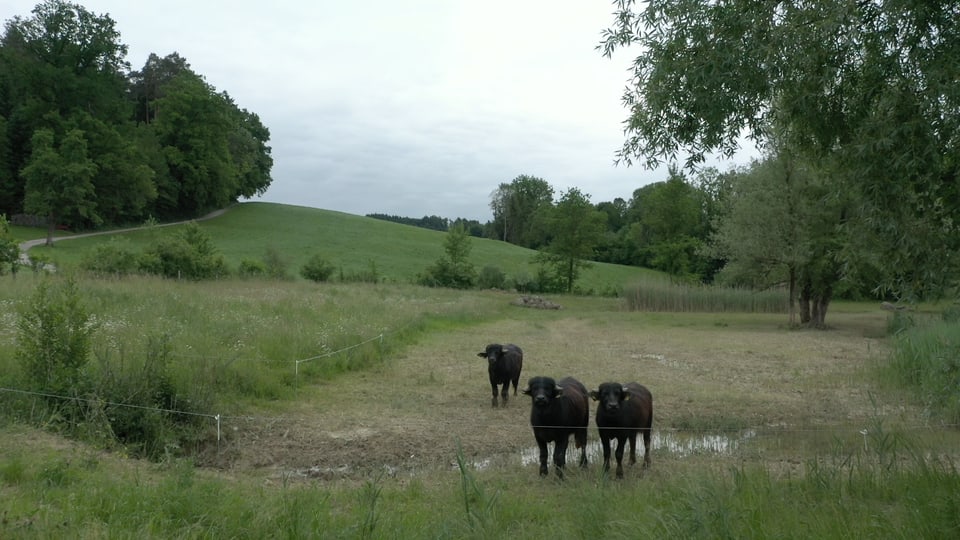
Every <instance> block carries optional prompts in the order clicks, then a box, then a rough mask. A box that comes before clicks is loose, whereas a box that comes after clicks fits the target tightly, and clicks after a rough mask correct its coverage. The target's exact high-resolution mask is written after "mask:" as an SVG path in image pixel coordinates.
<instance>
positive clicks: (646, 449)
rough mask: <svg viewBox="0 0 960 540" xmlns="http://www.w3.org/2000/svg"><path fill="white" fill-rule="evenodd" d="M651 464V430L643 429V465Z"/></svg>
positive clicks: (645, 466)
mask: <svg viewBox="0 0 960 540" xmlns="http://www.w3.org/2000/svg"><path fill="white" fill-rule="evenodd" d="M649 466H650V430H649V429H645V430H643V467H644V468H647V467H649Z"/></svg>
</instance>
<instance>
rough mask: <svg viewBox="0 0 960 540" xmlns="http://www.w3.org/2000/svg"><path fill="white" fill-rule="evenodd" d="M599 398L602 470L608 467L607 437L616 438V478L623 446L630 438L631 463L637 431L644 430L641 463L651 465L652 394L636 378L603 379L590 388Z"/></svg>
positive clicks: (633, 456) (621, 459) (608, 440)
mask: <svg viewBox="0 0 960 540" xmlns="http://www.w3.org/2000/svg"><path fill="white" fill-rule="evenodd" d="M590 397H592V398H593V399H595V400H596V401H599V402H600V403H599V404H598V406H597V432H598V433H599V434H600V444H601V445H602V446H603V470H604V472H607V471H609V470H610V439H616V440H617V478H623V446H624V443H625V441H627V440H629V441H630V464H631V465H632V464H634V463H636V462H637V451H636V444H637V433H638V432H640V433H642V434H643V466H644V468H646V467H648V466H649V465H650V429H651V428H652V427H653V395H651V394H650V390H647V388H646V387H644V386H643V385H640V384H637V383H635V382H631V383H627V384H620V383H609V382H608V383H603V384H601V385H600V389H599V390H593V391H591V392H590Z"/></svg>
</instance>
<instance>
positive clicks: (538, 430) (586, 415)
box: [523, 377, 590, 478]
mask: <svg viewBox="0 0 960 540" xmlns="http://www.w3.org/2000/svg"><path fill="white" fill-rule="evenodd" d="M523 393H524V394H526V395H528V396H530V397H531V398H532V401H533V403H532V405H531V409H530V425H531V426H532V427H533V436H534V437H535V438H536V439H537V446H538V447H539V448H540V476H546V475H547V474H548V471H549V470H548V469H547V443H549V442H551V441H553V464H554V465H555V466H556V470H557V476H559V477H560V478H563V468H564V466H565V465H566V463H567V445H568V444H569V443H570V435H571V434H572V435H573V440H574V442H575V444H576V447H577V448H579V449H580V466H581V467H586V466H587V424H588V423H589V422H590V398H589V397H588V395H587V388H586V387H585V386H583V384H581V383H580V381H578V380H576V379H574V378H573V377H565V378H563V379H560V380H559V381H554V380H553V379H551V378H550V377H533V378H532V379H530V381H529V382H528V383H527V388H526V389H524V390H523Z"/></svg>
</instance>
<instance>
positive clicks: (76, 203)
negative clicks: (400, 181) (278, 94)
mask: <svg viewBox="0 0 960 540" xmlns="http://www.w3.org/2000/svg"><path fill="white" fill-rule="evenodd" d="M115 26H116V25H115V22H114V21H113V20H112V19H111V18H110V17H109V16H108V15H99V14H95V13H92V12H90V11H88V10H87V9H86V8H84V7H83V6H81V5H80V4H73V3H69V2H65V1H63V0H46V1H44V2H42V3H40V4H38V5H37V6H36V7H35V8H34V9H33V10H32V12H31V15H30V16H29V17H22V16H15V17H13V18H12V19H10V20H8V21H6V24H5V27H4V32H3V36H2V38H0V214H6V215H7V216H8V217H10V218H11V220H14V218H15V217H16V216H19V215H23V214H27V215H34V216H39V217H41V218H42V219H43V220H45V221H46V223H47V225H48V227H49V231H50V233H49V234H51V235H52V231H53V230H54V228H55V227H57V226H67V227H70V228H81V229H82V228H91V227H95V226H101V225H118V224H129V223H139V222H143V221H144V220H146V219H148V218H155V219H159V220H169V219H178V218H192V217H197V216H199V215H201V214H203V213H204V212H207V211H209V210H212V209H216V208H223V207H224V206H227V205H229V204H230V203H232V202H235V201H237V200H238V199H239V198H240V197H253V196H256V195H259V194H263V193H264V192H265V191H266V189H267V187H269V185H270V183H271V181H272V180H271V177H270V171H271V168H272V166H273V159H272V157H271V155H270V147H269V146H268V142H269V140H270V132H269V130H268V129H267V127H266V126H264V125H263V124H262V123H261V121H260V118H259V117H258V116H257V115H256V114H255V113H253V112H250V111H248V110H246V109H243V108H241V107H239V106H238V105H237V104H236V103H235V102H234V101H233V99H232V98H231V97H230V95H229V94H227V92H225V91H217V89H216V88H214V87H213V86H212V85H210V84H209V83H207V82H206V81H205V80H204V78H203V76H202V75H200V74H198V73H196V72H195V71H193V70H192V69H191V68H190V65H189V63H188V62H187V60H186V59H185V58H183V57H181V56H179V55H178V54H177V53H175V52H174V53H171V54H168V55H167V56H164V57H160V56H158V55H157V54H153V53H151V54H150V56H149V58H148V59H147V61H146V63H145V64H144V65H143V67H142V68H141V69H139V70H132V69H131V67H130V64H129V63H128V62H127V60H126V54H127V46H126V45H124V44H123V43H122V42H121V41H120V35H119V33H118V32H117V30H116V28H115Z"/></svg>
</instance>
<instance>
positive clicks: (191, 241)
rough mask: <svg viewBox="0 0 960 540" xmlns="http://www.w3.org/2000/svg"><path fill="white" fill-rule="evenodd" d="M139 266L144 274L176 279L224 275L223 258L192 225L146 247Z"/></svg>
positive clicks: (202, 232) (206, 235) (197, 228)
mask: <svg viewBox="0 0 960 540" xmlns="http://www.w3.org/2000/svg"><path fill="white" fill-rule="evenodd" d="M140 264H141V269H143V270H144V271H145V272H147V273H151V274H158V275H161V276H164V277H171V278H178V279H180V278H185V279H198V280H199V279H211V278H216V277H220V276H224V275H226V274H227V264H226V262H225V261H224V258H223V255H221V254H220V253H218V252H217V249H216V247H215V246H214V245H213V241H212V240H211V239H210V235H208V234H207V233H206V232H205V231H204V230H203V229H201V228H200V226H199V225H197V224H196V223H189V224H188V225H187V226H186V227H185V228H184V229H183V230H182V231H180V233H179V234H177V235H175V236H171V237H166V238H163V239H161V240H160V241H159V242H157V243H156V244H154V245H153V246H151V247H150V248H148V249H147V250H146V251H145V252H144V254H143V257H142V259H141V263H140Z"/></svg>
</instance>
